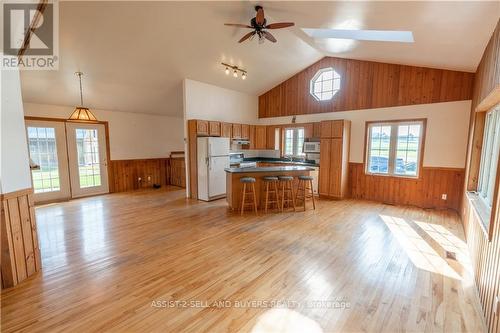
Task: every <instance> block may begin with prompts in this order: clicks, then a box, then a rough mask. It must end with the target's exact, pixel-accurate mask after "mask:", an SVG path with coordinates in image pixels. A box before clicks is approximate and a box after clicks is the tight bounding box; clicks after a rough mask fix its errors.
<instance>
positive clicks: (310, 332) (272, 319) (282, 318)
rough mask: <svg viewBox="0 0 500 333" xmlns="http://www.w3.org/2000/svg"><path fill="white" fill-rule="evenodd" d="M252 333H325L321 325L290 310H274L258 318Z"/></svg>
mask: <svg viewBox="0 0 500 333" xmlns="http://www.w3.org/2000/svg"><path fill="white" fill-rule="evenodd" d="M251 332H252V333H281V332H282V333H304V332H307V333H323V329H321V326H319V324H318V323H317V322H316V321H314V320H312V319H311V318H308V317H306V316H304V315H303V314H301V313H299V312H297V311H293V310H290V309H272V310H268V311H266V312H264V313H263V314H262V315H260V316H259V318H257V323H256V324H255V325H254V327H253V328H252V331H251Z"/></svg>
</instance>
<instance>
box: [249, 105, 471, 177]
mask: <svg viewBox="0 0 500 333" xmlns="http://www.w3.org/2000/svg"><path fill="white" fill-rule="evenodd" d="M470 109H471V101H459V102H447V103H435V104H421V105H411V106H400V107H391V108H379V109H367V110H355V111H344V112H330V113H321V114H313V115H302V116H297V120H296V121H297V123H302V122H315V121H321V120H328V119H348V120H351V122H352V123H351V126H352V127H351V151H350V158H349V160H350V162H357V163H362V162H363V160H364V158H363V152H364V145H365V142H364V140H365V122H366V121H374V120H391V119H392V120H394V119H412V118H427V133H426V139H425V151H424V161H423V163H424V166H429V167H450V168H464V167H465V155H466V147H467V133H468V128H469V114H470ZM291 119H292V117H278V118H263V119H260V120H259V122H260V124H286V123H290V122H291Z"/></svg>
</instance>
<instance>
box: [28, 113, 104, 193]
mask: <svg viewBox="0 0 500 333" xmlns="http://www.w3.org/2000/svg"><path fill="white" fill-rule="evenodd" d="M106 132H107V129H106V126H105V125H104V124H103V123H92V124H91V123H77V122H68V121H64V120H60V121H59V120H38V119H36V120H34V119H27V120H26V133H27V139H28V148H29V154H30V159H31V161H32V164H34V165H35V167H34V168H32V170H31V177H32V185H33V189H34V200H35V202H37V203H40V202H51V201H60V200H67V199H70V198H79V197H84V196H90V195H97V194H104V193H108V192H109V183H108V154H107V151H108V147H107V145H108V142H107V140H106V136H107V133H106Z"/></svg>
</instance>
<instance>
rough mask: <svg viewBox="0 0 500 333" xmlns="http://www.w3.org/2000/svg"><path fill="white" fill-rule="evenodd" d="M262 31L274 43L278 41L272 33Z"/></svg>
mask: <svg viewBox="0 0 500 333" xmlns="http://www.w3.org/2000/svg"><path fill="white" fill-rule="evenodd" d="M262 33H263V34H264V37H266V39H267V40H270V41H271V42H273V43H276V42H277V40H276V38H274V36H273V35H271V33H269V32H267V31H262Z"/></svg>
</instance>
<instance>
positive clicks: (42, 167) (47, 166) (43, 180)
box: [27, 127, 61, 193]
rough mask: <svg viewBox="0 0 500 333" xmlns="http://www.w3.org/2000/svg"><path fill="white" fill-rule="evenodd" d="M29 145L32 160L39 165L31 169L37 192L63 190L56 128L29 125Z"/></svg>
mask: <svg viewBox="0 0 500 333" xmlns="http://www.w3.org/2000/svg"><path fill="white" fill-rule="evenodd" d="M27 131H28V147H29V151H30V158H31V160H32V161H33V162H34V163H35V164H36V165H38V166H39V168H38V169H36V170H31V176H32V178H33V188H34V191H35V193H44V192H53V191H59V190H61V187H60V180H59V164H58V160H57V146H56V133H55V129H54V128H51V127H28V128H27Z"/></svg>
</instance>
